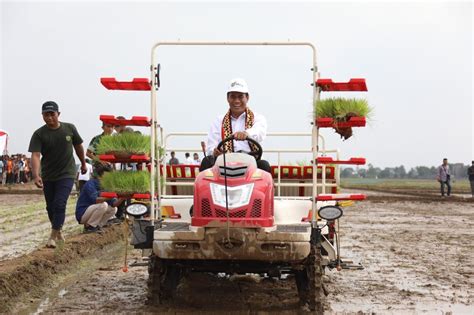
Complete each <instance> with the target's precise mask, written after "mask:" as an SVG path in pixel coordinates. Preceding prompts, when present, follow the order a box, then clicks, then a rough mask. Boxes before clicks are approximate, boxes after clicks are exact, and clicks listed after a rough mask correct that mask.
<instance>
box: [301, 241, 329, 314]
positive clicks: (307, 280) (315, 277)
mask: <svg viewBox="0 0 474 315" xmlns="http://www.w3.org/2000/svg"><path fill="white" fill-rule="evenodd" d="M295 281H296V287H297V289H298V295H299V298H300V304H301V305H302V306H303V307H308V308H309V309H310V310H311V311H313V312H314V313H315V314H323V313H324V308H323V299H324V288H323V266H322V256H321V246H320V245H319V246H311V251H310V254H309V256H308V259H307V260H306V264H305V266H304V269H303V270H296V271H295Z"/></svg>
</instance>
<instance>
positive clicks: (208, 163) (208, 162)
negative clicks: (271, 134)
mask: <svg viewBox="0 0 474 315" xmlns="http://www.w3.org/2000/svg"><path fill="white" fill-rule="evenodd" d="M214 163H216V159H215V158H214V156H206V157H205V158H203V159H202V161H201V166H199V171H200V172H202V171H203V170H207V169H208V168H211V167H213V166H214ZM257 167H258V168H259V169H261V170H264V171H267V172H268V173H271V172H272V170H271V167H270V163H268V162H267V161H265V160H260V161H257Z"/></svg>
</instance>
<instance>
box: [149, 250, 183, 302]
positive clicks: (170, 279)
mask: <svg viewBox="0 0 474 315" xmlns="http://www.w3.org/2000/svg"><path fill="white" fill-rule="evenodd" d="M181 276H182V270H181V268H180V267H178V266H174V265H171V264H170V263H169V262H167V261H165V260H162V259H160V258H159V257H156V256H154V255H153V256H151V257H150V261H149V263H148V283H147V284H148V304H151V305H158V304H162V303H164V302H166V301H170V300H172V299H173V297H174V295H175V293H176V288H177V286H178V284H179V281H180V280H181Z"/></svg>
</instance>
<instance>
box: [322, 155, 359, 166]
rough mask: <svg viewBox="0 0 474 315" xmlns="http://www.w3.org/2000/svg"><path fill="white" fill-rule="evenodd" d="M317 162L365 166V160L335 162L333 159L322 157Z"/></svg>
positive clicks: (353, 159)
mask: <svg viewBox="0 0 474 315" xmlns="http://www.w3.org/2000/svg"><path fill="white" fill-rule="evenodd" d="M316 160H317V162H318V164H352V165H364V164H365V158H350V159H349V160H334V159H333V158H332V157H328V156H320V157H318V158H317V159H316Z"/></svg>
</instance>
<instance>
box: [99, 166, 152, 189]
mask: <svg viewBox="0 0 474 315" xmlns="http://www.w3.org/2000/svg"><path fill="white" fill-rule="evenodd" d="M100 184H101V186H102V189H104V190H105V191H112V192H117V193H148V192H149V191H150V173H149V172H147V171H139V172H135V171H121V172H106V173H105V174H104V175H103V176H102V177H101V178H100Z"/></svg>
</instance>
